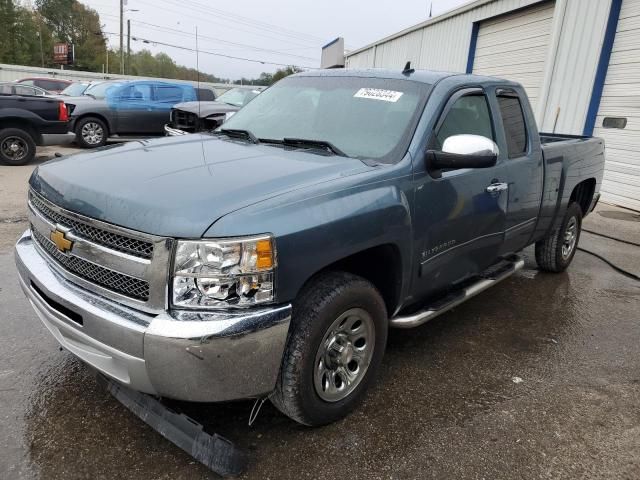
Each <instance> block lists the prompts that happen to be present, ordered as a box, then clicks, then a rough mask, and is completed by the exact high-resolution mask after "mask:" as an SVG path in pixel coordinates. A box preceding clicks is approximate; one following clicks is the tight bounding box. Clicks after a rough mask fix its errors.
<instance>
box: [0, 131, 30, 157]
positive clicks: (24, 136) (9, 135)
mask: <svg viewBox="0 0 640 480" xmlns="http://www.w3.org/2000/svg"><path fill="white" fill-rule="evenodd" d="M35 155H36V142H35V141H34V140H33V138H32V137H31V135H29V133H27V132H25V131H24V130H20V129H19V128H5V129H3V130H0V161H2V163H5V164H7V165H25V164H26V163H29V162H30V161H31V160H33V158H34V157H35Z"/></svg>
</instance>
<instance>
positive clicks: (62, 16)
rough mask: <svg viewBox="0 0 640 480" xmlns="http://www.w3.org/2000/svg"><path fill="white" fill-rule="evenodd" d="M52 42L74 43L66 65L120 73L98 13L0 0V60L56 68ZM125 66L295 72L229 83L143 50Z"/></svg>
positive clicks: (158, 71) (265, 81) (74, 4)
mask: <svg viewBox="0 0 640 480" xmlns="http://www.w3.org/2000/svg"><path fill="white" fill-rule="evenodd" d="M57 42H62V43H69V44H73V45H74V48H75V62H74V64H73V65H68V66H65V68H66V69H69V70H84V71H89V72H105V73H120V51H119V49H110V48H108V42H107V37H106V34H105V33H104V32H103V30H102V27H101V24H100V16H99V14H98V12H97V11H95V10H94V9H92V8H90V7H88V6H86V5H84V4H82V3H80V2H79V1H77V0H35V4H34V6H33V8H30V7H27V6H26V5H23V4H22V3H21V2H19V1H18V0H0V63H9V64H16V65H26V66H37V67H47V68H52V67H57V65H56V64H55V63H54V61H53V45H54V43H57ZM107 65H108V67H107ZM125 66H126V71H125V73H127V74H129V75H139V76H144V77H163V78H174V79H178V80H192V81H195V80H198V78H199V79H200V80H201V81H203V82H214V83H235V84H238V85H240V84H243V85H265V86H266V85H271V84H272V83H274V82H276V81H278V80H280V79H281V78H284V77H286V76H287V75H290V74H292V73H296V72H297V71H299V70H298V69H297V68H296V67H286V68H281V69H278V70H277V71H276V72H275V73H268V72H263V73H262V74H260V76H259V77H258V78H253V79H248V78H242V79H241V80H236V81H234V82H230V80H229V79H225V78H220V77H217V76H216V75H212V74H209V73H203V72H200V73H198V71H197V70H196V69H194V68H189V67H185V66H183V65H178V64H177V63H176V62H175V61H174V60H173V59H172V58H171V57H170V56H169V55H167V54H166V53H157V54H155V55H154V54H153V53H151V52H150V51H149V50H146V49H143V50H140V51H137V52H131V55H130V57H129V58H126V61H125ZM107 68H108V70H107Z"/></svg>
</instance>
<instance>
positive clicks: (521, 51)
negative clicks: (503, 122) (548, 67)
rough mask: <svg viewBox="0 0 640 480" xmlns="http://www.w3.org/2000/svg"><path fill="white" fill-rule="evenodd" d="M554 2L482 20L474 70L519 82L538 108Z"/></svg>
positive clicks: (533, 104) (534, 106) (532, 103)
mask: <svg viewBox="0 0 640 480" xmlns="http://www.w3.org/2000/svg"><path fill="white" fill-rule="evenodd" d="M554 7H555V3H554V2H545V3H543V4H539V5H536V6H533V7H531V8H527V9H524V10H519V11H517V12H514V13H511V14H508V15H501V16H500V17H496V18H492V19H490V20H486V21H484V22H482V23H481V24H480V28H479V30H478V41H477V44H476V53H475V58H474V61H473V73H477V74H481V75H493V76H496V77H502V78H506V79H509V80H514V81H516V82H520V83H521V84H522V85H523V86H524V87H525V89H526V90H527V94H528V95H529V98H530V100H531V105H532V106H533V109H534V111H535V108H536V105H537V100H538V96H539V95H540V88H541V86H542V81H543V77H544V69H545V64H546V60H547V54H548V51H549V42H550V39H551V24H552V22H553V10H554Z"/></svg>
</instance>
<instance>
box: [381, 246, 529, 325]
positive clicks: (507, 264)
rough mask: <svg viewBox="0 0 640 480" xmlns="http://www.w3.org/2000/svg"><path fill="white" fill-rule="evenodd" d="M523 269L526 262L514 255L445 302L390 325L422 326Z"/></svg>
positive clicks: (397, 319) (391, 322) (391, 321)
mask: <svg viewBox="0 0 640 480" xmlns="http://www.w3.org/2000/svg"><path fill="white" fill-rule="evenodd" d="M522 267H524V260H523V259H522V258H521V257H519V256H517V255H513V256H512V257H509V258H507V259H505V260H503V261H502V262H500V263H498V264H497V265H494V266H493V267H491V268H490V269H489V270H487V271H486V272H485V273H484V274H482V275H481V276H480V278H479V279H478V281H477V282H475V283H473V284H471V285H469V286H468V287H464V288H462V289H460V290H459V291H457V292H453V293H452V294H450V295H448V296H447V297H445V298H444V299H443V300H439V301H437V302H435V303H434V304H432V305H429V306H428V307H426V308H424V309H422V310H420V311H418V312H416V313H414V314H411V315H399V316H396V317H393V318H392V319H391V320H390V323H389V324H390V326H392V327H395V328H413V327H417V326H419V325H422V324H423V323H426V322H428V321H429V320H432V319H434V318H436V317H437V316H438V315H442V314H443V313H445V312H448V311H449V310H451V309H452V308H454V307H457V306H458V305H460V304H461V303H464V302H466V301H467V300H469V299H470V298H472V297H475V296H476V295H478V294H479V293H480V292H483V291H485V290H486V289H487V288H490V287H493V286H494V285H495V284H497V283H499V282H501V281H502V280H504V279H506V278H508V277H510V276H511V275H513V274H514V273H516V272H517V271H518V270H520V269H521V268H522Z"/></svg>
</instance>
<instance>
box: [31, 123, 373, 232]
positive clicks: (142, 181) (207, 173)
mask: <svg viewBox="0 0 640 480" xmlns="http://www.w3.org/2000/svg"><path fill="white" fill-rule="evenodd" d="M368 169H370V167H367V166H366V165H365V164H364V163H362V162H361V161H359V160H356V159H350V158H344V157H338V156H325V155H321V154H314V153H308V152H304V151H300V150H295V151H294V150H286V151H285V150H284V149H282V148H279V147H274V146H267V145H253V144H247V143H244V142H243V141H240V140H229V139H226V137H213V136H209V135H197V134H194V135H188V136H181V137H166V138H162V139H156V140H148V141H136V142H129V143H127V144H123V145H115V146H107V147H104V148H101V149H97V150H93V151H90V152H86V153H80V154H76V155H72V156H69V157H62V158H60V159H57V160H53V161H50V162H47V163H45V164H43V165H40V166H39V167H38V168H37V169H36V170H35V171H34V173H33V175H32V176H31V179H30V181H29V182H30V185H31V187H32V188H33V189H34V190H35V191H36V192H38V193H40V194H41V195H42V196H44V197H45V198H47V199H48V200H50V201H51V202H53V203H55V204H56V205H59V206H61V207H63V208H66V209H67V210H71V211H74V212H77V213H80V214H82V215H86V216H88V217H92V218H96V219H99V220H103V221H105V222H109V223H113V224H116V225H120V226H123V227H127V228H131V229H133V230H138V231H141V232H146V233H151V234H155V235H163V236H170V237H180V238H199V237H201V236H202V235H203V233H204V232H205V231H206V230H207V229H208V228H209V226H210V225H211V224H212V223H213V222H215V221H216V220H217V219H218V218H220V217H222V216H223V215H225V214H228V213H230V212H232V211H234V210H237V209H240V208H243V207H246V206H248V205H251V204H254V203H257V202H260V201H263V200H266V199H268V198H271V197H274V196H277V195H282V194H285V193H287V192H290V191H292V190H296V189H302V188H308V187H310V186H311V185H314V184H318V183H323V182H328V181H331V180H335V179H337V178H340V177H344V176H349V175H354V174H357V173H360V172H364V171H367V170H368ZM247 233H248V234H249V233H264V232H253V231H252V230H251V226H247Z"/></svg>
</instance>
